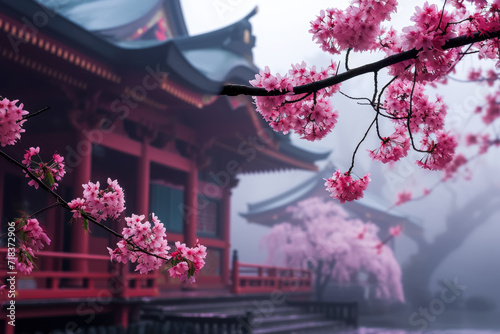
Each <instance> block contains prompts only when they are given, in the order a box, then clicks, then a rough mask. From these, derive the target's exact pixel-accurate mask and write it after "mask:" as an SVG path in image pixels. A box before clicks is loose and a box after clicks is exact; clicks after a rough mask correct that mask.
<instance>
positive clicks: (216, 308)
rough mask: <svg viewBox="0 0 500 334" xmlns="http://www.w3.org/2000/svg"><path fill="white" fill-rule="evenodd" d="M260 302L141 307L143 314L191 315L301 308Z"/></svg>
mask: <svg viewBox="0 0 500 334" xmlns="http://www.w3.org/2000/svg"><path fill="white" fill-rule="evenodd" d="M271 305H272V306H270V305H267V304H259V302H258V301H241V302H224V303H214V304H189V305H151V306H147V307H143V308H141V311H142V313H143V314H155V313H160V314H182V315H187V314H189V315H191V316H195V315H198V316H204V315H210V314H214V313H223V314H228V315H238V314H246V313H247V312H258V313H268V314H295V313H300V312H301V309H300V308H299V307H295V306H286V305H274V304H271ZM264 315H265V314H264Z"/></svg>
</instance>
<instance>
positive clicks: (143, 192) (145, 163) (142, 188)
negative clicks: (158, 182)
mask: <svg viewBox="0 0 500 334" xmlns="http://www.w3.org/2000/svg"><path fill="white" fill-rule="evenodd" d="M149 155H150V153H149V140H148V139H147V138H146V136H145V138H144V139H143V141H142V147H141V156H140V158H139V159H140V160H139V168H138V174H139V175H138V177H137V182H138V184H137V190H138V195H139V196H138V199H137V200H138V203H137V211H138V213H139V214H143V215H146V217H147V215H148V214H149V182H150V156H149Z"/></svg>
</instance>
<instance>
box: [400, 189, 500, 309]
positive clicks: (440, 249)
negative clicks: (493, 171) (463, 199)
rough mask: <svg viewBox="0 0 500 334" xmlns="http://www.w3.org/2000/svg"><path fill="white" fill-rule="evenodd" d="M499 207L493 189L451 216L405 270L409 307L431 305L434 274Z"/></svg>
mask: <svg viewBox="0 0 500 334" xmlns="http://www.w3.org/2000/svg"><path fill="white" fill-rule="evenodd" d="M499 204H500V196H499V195H498V189H491V188H490V189H488V190H487V191H484V192H483V193H481V194H480V195H479V196H476V197H475V198H474V199H473V200H471V201H469V202H468V203H467V204H466V205H464V206H462V207H460V208H459V209H458V210H456V211H454V212H452V213H451V214H450V215H449V216H448V218H447V219H446V227H447V229H446V231H445V232H443V233H441V234H440V235H438V236H437V237H436V238H435V239H434V241H433V242H432V243H427V244H426V245H425V246H424V247H422V248H420V249H419V252H418V253H417V254H415V255H413V256H412V257H411V258H410V263H409V264H408V265H407V266H405V267H404V268H403V286H404V289H405V297H406V300H407V301H408V302H409V303H410V304H413V305H415V306H419V305H420V306H421V305H425V304H428V303H429V300H430V297H431V296H430V293H429V281H430V277H431V275H432V273H433V272H434V271H435V270H436V269H437V268H438V267H439V265H440V264H441V262H442V261H443V260H444V259H445V258H446V257H447V256H448V255H449V254H450V253H452V252H453V251H455V250H457V249H458V248H459V247H460V246H461V245H462V244H463V242H464V241H465V240H466V239H467V237H468V236H469V235H470V234H471V233H472V232H473V231H474V230H475V229H476V228H477V227H479V226H481V224H483V223H484V222H486V221H487V220H488V218H489V217H490V216H491V215H493V214H494V213H496V212H498V210H499Z"/></svg>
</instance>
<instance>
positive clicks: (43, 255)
mask: <svg viewBox="0 0 500 334" xmlns="http://www.w3.org/2000/svg"><path fill="white" fill-rule="evenodd" d="M6 254H7V249H6V248H0V258H1V259H2V261H1V263H5V265H2V267H1V268H0V276H1V277H4V276H12V274H8V273H9V272H12V271H9V270H7V269H6V268H7V261H5V260H4V259H5V257H6ZM37 258H39V260H41V261H42V262H44V263H43V264H44V265H42V266H41V267H40V269H37V268H35V269H34V270H33V272H32V273H31V274H30V275H22V274H21V273H19V272H18V273H17V274H15V279H16V299H18V300H20V299H58V298H85V297H96V296H97V297H103V298H110V297H125V298H126V297H139V296H140V297H142V296H144V297H146V296H157V295H158V288H157V285H156V282H157V278H158V274H157V273H155V274H148V275H141V274H135V273H129V272H128V271H127V269H128V268H127V266H126V265H123V264H119V265H117V264H113V263H111V261H110V258H109V256H106V255H93V254H76V253H61V252H50V251H46V252H44V251H42V252H39V253H37ZM63 260H69V261H86V262H87V263H88V267H89V268H91V269H92V268H93V267H95V268H100V269H101V270H99V271H88V272H78V271H71V270H69V271H66V270H62V269H55V270H54V269H47V268H48V267H52V268H62V267H63V265H62V262H63ZM48 262H51V263H50V265H46V263H48Z"/></svg>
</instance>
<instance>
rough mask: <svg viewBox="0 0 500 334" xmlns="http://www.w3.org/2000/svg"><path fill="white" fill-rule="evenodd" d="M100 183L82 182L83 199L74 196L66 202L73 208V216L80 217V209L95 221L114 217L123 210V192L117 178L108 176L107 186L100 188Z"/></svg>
mask: <svg viewBox="0 0 500 334" xmlns="http://www.w3.org/2000/svg"><path fill="white" fill-rule="evenodd" d="M100 186H101V185H100V183H99V181H97V182H96V183H92V182H90V181H89V182H88V183H87V184H83V185H82V187H83V199H81V198H76V199H74V200H72V201H71V202H69V203H68V205H69V207H70V208H71V209H72V210H73V218H80V217H81V215H80V212H81V211H80V210H83V211H85V212H86V213H88V214H90V215H91V216H92V217H94V218H95V219H96V220H97V222H100V221H101V220H106V219H115V218H118V217H119V216H120V213H122V212H123V211H124V210H125V194H124V192H123V189H122V188H121V187H120V185H119V184H118V181H117V180H114V181H113V180H111V179H110V178H108V187H107V188H106V189H103V190H101V189H100Z"/></svg>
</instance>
